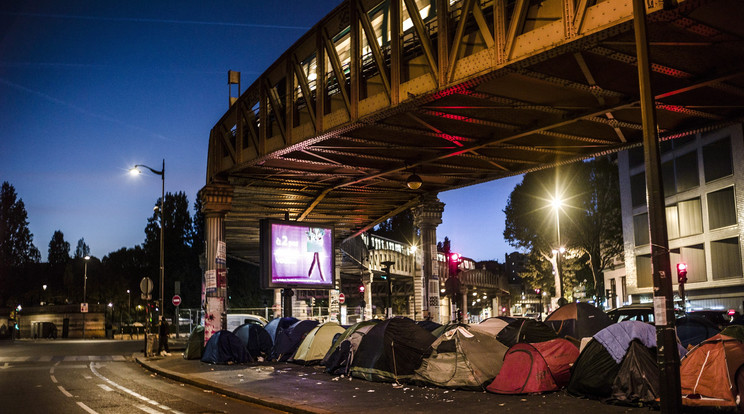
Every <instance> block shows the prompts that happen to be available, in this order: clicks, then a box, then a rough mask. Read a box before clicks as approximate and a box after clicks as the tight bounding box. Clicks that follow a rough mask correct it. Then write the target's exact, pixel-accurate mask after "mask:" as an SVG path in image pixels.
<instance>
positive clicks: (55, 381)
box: [50, 375, 57, 384]
mask: <svg viewBox="0 0 744 414" xmlns="http://www.w3.org/2000/svg"><path fill="white" fill-rule="evenodd" d="M50 377H51V378H52V382H53V383H55V384H56V383H57V377H55V376H54V375H50Z"/></svg>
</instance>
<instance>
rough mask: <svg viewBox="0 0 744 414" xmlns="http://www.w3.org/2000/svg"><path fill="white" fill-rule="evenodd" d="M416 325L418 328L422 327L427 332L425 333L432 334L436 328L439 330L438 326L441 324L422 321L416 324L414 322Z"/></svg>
mask: <svg viewBox="0 0 744 414" xmlns="http://www.w3.org/2000/svg"><path fill="white" fill-rule="evenodd" d="M416 325H418V326H420V327H422V328H424V329H426V330H427V331H429V332H432V331H434V330H435V329H437V328H439V327H440V326H442V324H441V323H436V322H434V321H430V320H423V321H418V322H416Z"/></svg>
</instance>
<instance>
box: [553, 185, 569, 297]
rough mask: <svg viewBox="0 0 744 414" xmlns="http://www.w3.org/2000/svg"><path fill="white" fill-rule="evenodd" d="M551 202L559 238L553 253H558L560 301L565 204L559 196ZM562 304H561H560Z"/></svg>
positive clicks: (560, 295)
mask: <svg viewBox="0 0 744 414" xmlns="http://www.w3.org/2000/svg"><path fill="white" fill-rule="evenodd" d="M551 204H552V205H553V210H555V234H556V238H557V239H558V249H557V250H553V254H556V261H555V271H556V273H557V276H558V288H559V290H560V293H559V296H558V301H559V302H562V301H561V299H564V295H563V274H562V271H561V259H562V256H563V252H565V251H566V249H564V248H563V246H561V219H560V217H561V215H560V213H561V207H562V206H563V200H561V199H560V198H558V197H554V198H553V200H552V201H551ZM559 306H560V304H559Z"/></svg>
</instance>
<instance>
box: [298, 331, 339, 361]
mask: <svg viewBox="0 0 744 414" xmlns="http://www.w3.org/2000/svg"><path fill="white" fill-rule="evenodd" d="M344 331H345V329H344V328H342V327H341V325H339V324H337V323H336V322H326V323H324V324H322V325H318V326H316V327H315V328H313V330H311V331H310V332H309V333H308V334H307V336H305V339H303V340H302V342H301V343H300V346H298V347H297V351H296V352H295V354H294V356H293V357H292V359H294V362H298V363H304V364H306V365H310V364H317V363H318V362H320V360H321V359H323V357H324V356H325V354H326V352H328V350H329V349H330V348H331V345H332V344H333V338H334V337H335V336H336V335H340V334H342V333H344Z"/></svg>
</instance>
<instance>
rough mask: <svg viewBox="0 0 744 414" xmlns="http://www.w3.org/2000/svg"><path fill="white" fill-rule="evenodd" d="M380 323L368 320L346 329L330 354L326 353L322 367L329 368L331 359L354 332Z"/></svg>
mask: <svg viewBox="0 0 744 414" xmlns="http://www.w3.org/2000/svg"><path fill="white" fill-rule="evenodd" d="M378 322H380V320H379V319H369V320H366V321H361V322H357V323H355V324H354V325H351V326H349V327H348V328H346V330H345V331H344V332H343V333H342V334H341V335H339V336H338V338H337V339H336V341H335V342H334V343H333V345H331V347H330V348H329V349H328V352H326V354H325V356H324V357H323V359H322V360H321V361H320V365H323V366H325V367H328V364H329V360H330V359H331V357H332V355H333V354H334V353H335V352H336V350H337V349H338V348H339V347H340V346H341V343H342V342H343V341H344V340H346V339H347V338H349V337H350V336H351V334H353V333H354V332H356V331H357V330H358V329H360V328H362V327H365V326H371V325H374V324H376V323H378ZM367 330H369V329H367ZM366 332H367V331H365V333H366ZM327 372H331V371H327Z"/></svg>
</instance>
